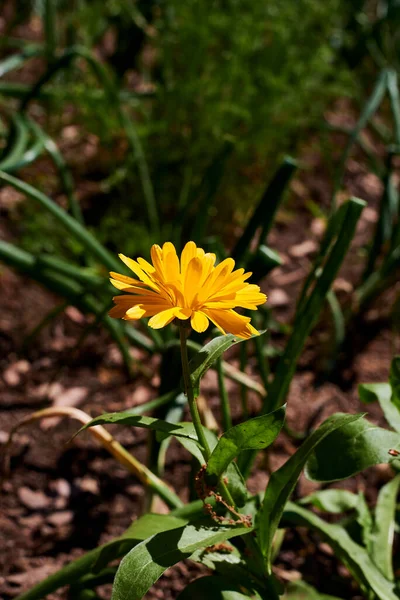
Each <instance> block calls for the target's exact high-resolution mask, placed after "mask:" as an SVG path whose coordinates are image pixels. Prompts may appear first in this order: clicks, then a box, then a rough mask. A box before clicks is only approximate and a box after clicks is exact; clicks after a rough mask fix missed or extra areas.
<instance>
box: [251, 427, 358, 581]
mask: <svg viewBox="0 0 400 600" xmlns="http://www.w3.org/2000/svg"><path fill="white" fill-rule="evenodd" d="M361 416H362V415H333V416H332V417H330V418H329V419H327V420H326V421H325V422H324V423H322V425H321V426H320V427H319V428H318V429H317V430H316V431H314V432H313V433H312V434H311V435H310V437H309V438H307V440H306V441H305V442H304V443H303V444H302V446H301V447H300V448H299V449H298V450H297V451H296V452H295V454H293V456H292V457H291V458H289V460H288V461H286V463H285V464H284V465H283V466H282V467H281V468H280V469H278V470H277V471H275V472H274V473H272V475H271V477H270V480H269V482H268V485H267V489H266V491H265V495H264V500H263V503H262V506H261V509H260V511H259V518H258V523H259V527H258V537H259V543H260V549H261V552H262V553H263V555H264V556H265V558H266V562H267V570H268V572H271V549H272V541H273V538H274V535H275V532H276V530H277V528H278V525H279V521H280V519H281V516H282V513H283V510H284V507H285V504H286V502H287V501H288V500H289V497H290V495H291V493H292V491H293V489H294V487H295V485H296V482H297V480H298V478H299V476H300V473H301V471H302V470H303V468H304V465H305V463H306V461H307V460H308V458H309V456H310V454H311V452H312V451H313V450H314V449H315V448H316V447H318V445H319V444H321V443H322V441H323V440H324V438H326V437H327V436H328V435H329V434H330V433H332V432H333V431H335V430H338V429H340V428H342V427H344V426H345V425H347V424H349V423H352V422H353V421H357V420H359V419H360V418H361Z"/></svg>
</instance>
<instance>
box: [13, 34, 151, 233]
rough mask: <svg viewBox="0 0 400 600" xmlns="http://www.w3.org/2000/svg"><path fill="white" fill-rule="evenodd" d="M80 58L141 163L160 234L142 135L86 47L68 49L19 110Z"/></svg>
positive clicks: (147, 195) (37, 83) (148, 209)
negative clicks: (98, 86) (101, 88)
mask: <svg viewBox="0 0 400 600" xmlns="http://www.w3.org/2000/svg"><path fill="white" fill-rule="evenodd" d="M77 58H82V59H84V60H85V61H86V62H87V64H88V66H89V68H90V69H91V71H92V72H93V74H94V75H95V77H96V78H97V80H98V81H99V83H100V85H102V86H103V88H104V91H105V93H106V95H107V96H108V98H109V101H110V104H111V105H112V106H113V109H114V110H116V111H117V115H118V118H119V121H120V123H121V127H122V128H123V129H124V131H125V133H126V136H127V138H128V141H129V143H130V146H131V149H132V152H133V155H134V157H135V159H136V161H137V163H138V170H139V175H140V180H141V184H142V189H143V195H144V198H145V202H146V207H147V213H148V218H149V223H150V227H151V229H152V231H153V233H154V234H157V233H158V231H159V228H160V223H159V215H158V209H157V204H156V200H155V197H154V191H153V186H152V183H151V179H150V173H149V168H148V165H147V161H146V158H145V155H144V152H143V148H142V144H141V142H140V139H139V136H138V134H137V132H136V129H135V127H134V125H133V121H132V119H130V118H129V117H128V115H127V114H126V112H125V111H124V109H123V107H122V105H121V103H120V97H119V93H118V90H117V89H116V86H115V85H114V83H113V81H112V80H111V78H110V77H109V75H108V73H107V71H106V69H105V67H104V66H103V65H102V64H101V63H100V62H99V61H97V60H96V59H95V58H94V57H93V55H92V54H91V53H90V52H89V51H88V50H87V49H86V48H82V47H80V46H75V47H72V48H68V49H67V50H66V51H65V52H64V53H63V54H62V55H61V56H60V58H58V59H57V60H55V61H54V62H53V63H52V64H51V65H50V66H49V68H48V69H47V71H46V72H45V73H44V74H43V75H42V76H41V77H40V78H39V79H38V81H37V82H36V84H35V85H34V86H32V88H31V90H30V91H29V93H28V94H27V95H26V96H25V97H24V98H23V99H22V101H21V105H20V110H21V112H24V111H26V109H27V107H28V104H29V102H30V101H31V100H32V99H34V98H36V97H37V96H38V95H39V94H40V92H41V89H42V87H43V86H44V85H45V84H46V83H48V82H49V81H50V80H51V79H52V78H53V77H54V76H55V75H56V74H57V73H58V72H59V71H60V70H62V69H65V68H68V67H69V66H70V64H71V63H72V62H73V61H75V60H76V59H77Z"/></svg>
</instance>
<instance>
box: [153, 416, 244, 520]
mask: <svg viewBox="0 0 400 600" xmlns="http://www.w3.org/2000/svg"><path fill="white" fill-rule="evenodd" d="M180 425H184V426H185V428H186V433H187V434H188V435H187V436H183V435H179V436H177V440H178V441H179V443H180V444H182V446H183V447H184V448H186V450H187V451H188V452H190V454H192V456H194V457H195V458H196V460H197V461H198V463H199V465H203V463H204V457H203V453H202V451H201V447H200V445H199V443H198V441H197V434H196V432H195V429H194V426H193V424H192V423H180ZM203 431H204V435H205V436H206V440H207V442H208V446H209V448H210V450H211V451H212V450H214V448H215V447H216V445H217V443H218V438H217V436H216V435H215V433H213V432H212V431H210V430H209V429H207V428H206V427H203ZM168 435H175V434H174V433H172V434H168ZM161 436H162V438H165V434H164V433H161V434H159V438H161ZM226 485H227V488H228V490H229V492H230V494H231V496H232V498H233V500H234V502H235V504H236V506H238V507H239V508H240V507H242V506H244V505H245V503H246V501H247V488H246V483H245V481H244V479H243V477H242V474H241V473H240V471H239V469H238V467H237V465H236V463H231V464H230V465H228V468H227V470H226Z"/></svg>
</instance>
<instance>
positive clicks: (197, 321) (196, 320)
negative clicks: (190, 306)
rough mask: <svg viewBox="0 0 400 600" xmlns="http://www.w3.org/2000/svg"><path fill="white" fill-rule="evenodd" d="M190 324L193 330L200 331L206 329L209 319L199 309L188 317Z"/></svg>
mask: <svg viewBox="0 0 400 600" xmlns="http://www.w3.org/2000/svg"><path fill="white" fill-rule="evenodd" d="M190 324H191V326H192V327H193V329H194V330H195V331H197V332H198V333H202V332H203V331H205V330H206V329H207V327H208V325H209V321H208V318H207V317H206V315H205V314H204V313H202V312H200V311H195V312H194V313H193V314H192V318H191V319H190Z"/></svg>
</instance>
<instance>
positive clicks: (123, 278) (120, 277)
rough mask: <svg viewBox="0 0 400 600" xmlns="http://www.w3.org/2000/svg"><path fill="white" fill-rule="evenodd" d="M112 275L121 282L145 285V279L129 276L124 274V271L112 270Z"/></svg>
mask: <svg viewBox="0 0 400 600" xmlns="http://www.w3.org/2000/svg"><path fill="white" fill-rule="evenodd" d="M110 277H111V278H112V279H116V280H117V281H120V282H121V283H127V284H128V285H144V283H143V281H139V280H138V279H133V277H128V276H127V275H122V273H115V272H114V271H111V272H110Z"/></svg>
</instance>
